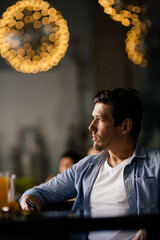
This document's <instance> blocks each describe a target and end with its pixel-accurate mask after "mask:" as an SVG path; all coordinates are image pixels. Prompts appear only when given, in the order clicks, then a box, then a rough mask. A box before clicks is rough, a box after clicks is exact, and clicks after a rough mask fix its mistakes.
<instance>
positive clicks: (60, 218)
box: [0, 209, 160, 240]
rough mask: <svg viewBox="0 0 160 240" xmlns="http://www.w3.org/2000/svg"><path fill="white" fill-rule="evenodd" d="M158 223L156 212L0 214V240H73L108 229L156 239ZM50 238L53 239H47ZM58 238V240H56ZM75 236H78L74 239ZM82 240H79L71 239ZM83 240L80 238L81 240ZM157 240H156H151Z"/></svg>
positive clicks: (159, 216)
mask: <svg viewBox="0 0 160 240" xmlns="http://www.w3.org/2000/svg"><path fill="white" fill-rule="evenodd" d="M159 222H160V211H159V209H139V210H138V211H137V212H133V211H129V210H125V209H124V210H118V209H107V210H102V211H98V212H97V213H91V212H86V211H77V212H71V211H69V210H67V211H62V210H61V211H55V210H54V211H43V212H39V213H37V212H32V213H30V214H28V212H21V211H19V212H17V213H9V212H6V213H4V212H3V213H2V212H1V213H0V239H3V240H5V239H17V240H18V239H66V240H67V239H74V238H72V237H71V236H72V235H74V234H80V233H88V232H89V231H95V230H96V231H97V230H108V229H140V228H145V229H147V231H148V238H147V239H152V240H154V237H153V234H155V235H156V236H157V233H158V231H159V230H158V227H157V223H159ZM51 235H53V236H54V237H55V238H51ZM56 236H58V238H56ZM76 236H78V235H76ZM75 239H76V240H77V239H82V238H79V237H76V238H75ZM83 239H84V238H83ZM155 239H160V238H155Z"/></svg>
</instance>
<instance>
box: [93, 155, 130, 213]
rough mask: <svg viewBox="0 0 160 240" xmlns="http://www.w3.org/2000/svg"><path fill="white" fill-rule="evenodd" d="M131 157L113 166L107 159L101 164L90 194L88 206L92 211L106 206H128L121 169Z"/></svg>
mask: <svg viewBox="0 0 160 240" xmlns="http://www.w3.org/2000/svg"><path fill="white" fill-rule="evenodd" d="M131 159H132V157H130V158H128V159H126V160H124V161H122V162H121V163H120V164H118V165H116V166H115V167H110V165H109V164H108V159H107V160H106V161H105V162H104V164H103V165H102V166H101V168H100V171H99V174H98V176H97V179H96V181H95V183H94V185H93V188H92V191H91V196H90V206H91V210H92V211H93V212H94V210H95V211H96V210H100V209H105V208H107V207H109V208H123V209H124V208H129V205H128V200H127V196H126V191H125V186H124V181H123V170H124V167H125V166H126V165H127V164H129V163H130V162H131Z"/></svg>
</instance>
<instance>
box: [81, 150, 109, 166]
mask: <svg viewBox="0 0 160 240" xmlns="http://www.w3.org/2000/svg"><path fill="white" fill-rule="evenodd" d="M105 155H106V153H104V151H102V152H100V153H98V154H95V155H89V156H86V157H84V158H83V159H81V160H80V161H79V162H78V163H77V164H76V167H78V168H79V167H83V166H84V165H85V166H88V165H90V164H97V163H98V162H100V161H101V160H103V159H104V158H105Z"/></svg>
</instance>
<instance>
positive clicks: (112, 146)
mask: <svg viewBox="0 0 160 240" xmlns="http://www.w3.org/2000/svg"><path fill="white" fill-rule="evenodd" d="M92 115H93V121H92V123H91V124H90V126H89V130H90V131H91V132H92V138H93V142H94V147H95V149H97V150H98V151H101V152H100V153H99V154H97V155H94V156H87V157H85V158H84V159H82V160H81V161H80V162H78V163H77V164H75V165H73V166H72V167H71V168H69V169H67V170H66V171H65V172H64V173H63V174H61V175H59V176H57V177H56V178H53V179H51V180H50V181H49V182H47V183H46V184H42V185H40V186H39V187H37V188H34V189H31V190H28V191H27V192H25V193H24V195H23V196H22V198H21V206H22V208H23V209H25V208H26V209H29V208H28V206H27V204H26V202H25V199H27V198H28V199H29V200H30V201H31V202H33V203H35V204H36V206H37V208H38V210H39V211H40V210H42V208H45V206H46V205H47V204H50V203H56V202H60V201H64V200H67V199H70V198H75V197H76V200H75V202H74V205H73V210H84V209H88V210H90V209H91V210H92V211H97V210H100V209H104V208H106V207H114V208H115V207H116V208H120V209H121V208H130V209H134V210H135V209H137V208H141V207H145V208H146V207H150V208H151V207H157V206H159V182H160V179H159V174H158V172H159V169H160V152H159V151H156V150H152V149H148V148H144V147H143V146H141V144H140V143H139V141H138V135H139V131H140V127H141V121H142V117H143V106H142V103H141V101H140V99H139V97H138V96H137V92H136V91H135V90H133V89H124V88H113V89H108V90H102V91H100V92H99V93H98V94H97V95H96V96H95V98H94V109H93V113H92Z"/></svg>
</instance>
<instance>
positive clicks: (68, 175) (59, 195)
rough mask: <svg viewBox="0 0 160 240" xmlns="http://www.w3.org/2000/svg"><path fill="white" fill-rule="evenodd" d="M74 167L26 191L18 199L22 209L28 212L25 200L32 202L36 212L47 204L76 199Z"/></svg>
mask: <svg viewBox="0 0 160 240" xmlns="http://www.w3.org/2000/svg"><path fill="white" fill-rule="evenodd" d="M74 171H75V166H72V167H71V168H70V169H67V170H66V171H65V172H64V173H62V174H60V175H58V176H57V177H54V178H52V179H51V180H50V181H48V182H47V183H45V184H41V185H39V186H37V187H35V188H32V189H29V190H27V191H26V192H25V193H24V194H23V195H22V197H21V199H20V204H21V207H22V209H27V210H29V207H28V206H27V203H26V202H25V201H26V199H28V200H29V201H31V202H33V203H34V204H35V205H36V206H37V209H38V211H41V210H42V208H43V207H45V206H46V205H48V204H52V203H53V204H54V203H58V202H63V201H65V200H68V199H71V198H75V197H76V194H77V192H76V189H75V181H74V180H75V179H74Z"/></svg>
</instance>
